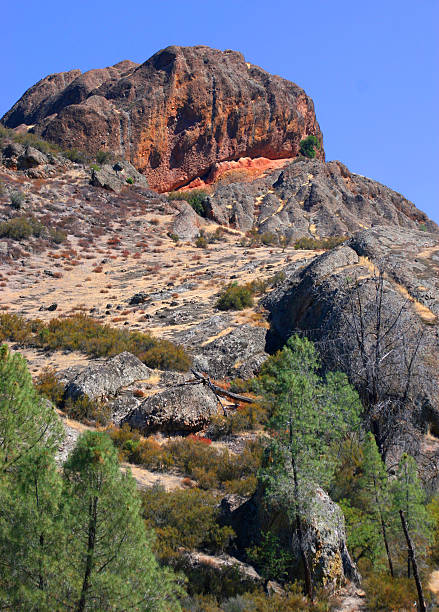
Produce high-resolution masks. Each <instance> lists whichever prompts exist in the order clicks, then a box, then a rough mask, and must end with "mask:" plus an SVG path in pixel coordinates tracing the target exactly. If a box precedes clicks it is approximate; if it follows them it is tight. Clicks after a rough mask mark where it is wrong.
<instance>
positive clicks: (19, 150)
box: [2, 142, 24, 159]
mask: <svg viewBox="0 0 439 612" xmlns="http://www.w3.org/2000/svg"><path fill="white" fill-rule="evenodd" d="M23 153H24V146H23V145H22V144H20V143H18V142H8V144H7V145H6V146H5V147H3V150H2V154H3V157H4V158H7V159H10V158H14V157H19V156H20V155H23Z"/></svg>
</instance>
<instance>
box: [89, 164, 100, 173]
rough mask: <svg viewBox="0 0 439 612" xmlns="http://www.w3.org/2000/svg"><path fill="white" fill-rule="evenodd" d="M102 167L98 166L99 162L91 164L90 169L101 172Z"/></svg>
mask: <svg viewBox="0 0 439 612" xmlns="http://www.w3.org/2000/svg"><path fill="white" fill-rule="evenodd" d="M100 169H101V167H100V166H98V164H91V166H90V170H94V171H95V172H99V170H100Z"/></svg>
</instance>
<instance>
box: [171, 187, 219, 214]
mask: <svg viewBox="0 0 439 612" xmlns="http://www.w3.org/2000/svg"><path fill="white" fill-rule="evenodd" d="M208 195H209V193H208V192H207V191H205V190H204V189H191V190H190V191H170V192H169V194H168V200H169V201H172V200H186V202H188V203H189V204H190V205H191V206H192V208H193V209H194V210H195V212H196V213H197V215H200V217H205V216H206V214H207V211H206V197H207V196H208Z"/></svg>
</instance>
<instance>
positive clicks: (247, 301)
mask: <svg viewBox="0 0 439 612" xmlns="http://www.w3.org/2000/svg"><path fill="white" fill-rule="evenodd" d="M249 306H253V295H252V291H251V289H250V288H249V287H248V286H247V285H238V283H237V282H233V283H230V285H227V286H226V287H224V289H223V290H222V291H221V293H220V295H219V298H218V300H217V302H216V304H215V307H216V308H218V309H219V310H243V309H244V308H248V307H249Z"/></svg>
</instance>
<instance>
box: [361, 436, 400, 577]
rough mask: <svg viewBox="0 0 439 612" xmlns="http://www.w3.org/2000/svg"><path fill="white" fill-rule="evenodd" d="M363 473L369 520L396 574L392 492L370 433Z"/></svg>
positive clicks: (364, 451)
mask: <svg viewBox="0 0 439 612" xmlns="http://www.w3.org/2000/svg"><path fill="white" fill-rule="evenodd" d="M363 453H364V458H363V475H362V476H361V479H360V482H361V487H362V488H363V490H364V492H365V493H366V494H367V497H368V499H367V501H366V503H367V505H368V506H369V513H368V514H369V516H368V518H369V520H370V521H371V522H372V525H373V524H375V526H376V530H377V531H381V536H382V540H383V544H384V549H385V552H386V557H387V563H388V565H389V571H390V575H391V576H392V577H393V576H394V567H393V560H392V555H391V552H390V537H389V523H390V522H391V517H392V515H391V512H390V510H391V492H390V486H389V479H388V476H387V472H386V468H385V466H384V463H383V461H382V459H381V456H380V453H379V451H378V447H377V444H376V442H375V438H374V436H373V434H372V433H370V432H369V433H368V434H367V436H366V440H365V443H364V448H363Z"/></svg>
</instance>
